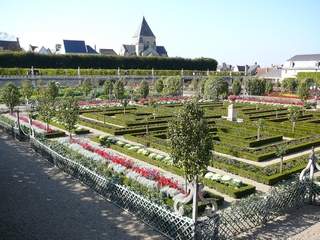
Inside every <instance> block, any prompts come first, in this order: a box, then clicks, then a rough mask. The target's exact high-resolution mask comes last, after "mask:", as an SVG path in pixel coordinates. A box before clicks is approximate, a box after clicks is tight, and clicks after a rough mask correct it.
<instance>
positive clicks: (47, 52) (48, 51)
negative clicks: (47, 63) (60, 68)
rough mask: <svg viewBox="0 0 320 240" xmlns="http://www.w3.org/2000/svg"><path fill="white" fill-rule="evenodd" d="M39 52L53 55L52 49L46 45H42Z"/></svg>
mask: <svg viewBox="0 0 320 240" xmlns="http://www.w3.org/2000/svg"><path fill="white" fill-rule="evenodd" d="M38 53H39V54H42V55H52V51H51V50H50V48H46V47H44V46H42V47H41V48H40V50H39V51H38Z"/></svg>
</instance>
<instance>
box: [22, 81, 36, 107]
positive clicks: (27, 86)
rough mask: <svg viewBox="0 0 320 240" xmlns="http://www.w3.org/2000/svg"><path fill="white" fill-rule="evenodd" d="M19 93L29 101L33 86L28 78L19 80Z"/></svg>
mask: <svg viewBox="0 0 320 240" xmlns="http://www.w3.org/2000/svg"><path fill="white" fill-rule="evenodd" d="M20 92H21V95H22V97H23V98H24V99H25V100H26V101H27V103H28V101H29V99H30V98H31V96H32V93H33V87H32V83H31V81H30V80H23V81H22V82H21V89H20Z"/></svg>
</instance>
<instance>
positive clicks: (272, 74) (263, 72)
mask: <svg viewBox="0 0 320 240" xmlns="http://www.w3.org/2000/svg"><path fill="white" fill-rule="evenodd" d="M281 72H282V69H281V68H279V67H271V68H259V69H258V70H257V75H256V76H257V77H258V78H261V79H265V80H269V81H271V82H273V83H278V82H280V81H281Z"/></svg>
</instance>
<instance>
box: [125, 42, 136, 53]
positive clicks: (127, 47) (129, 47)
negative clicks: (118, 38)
mask: <svg viewBox="0 0 320 240" xmlns="http://www.w3.org/2000/svg"><path fill="white" fill-rule="evenodd" d="M122 46H123V48H124V50H125V51H126V52H128V53H130V54H131V53H135V52H136V46H135V45H129V44H123V45H122Z"/></svg>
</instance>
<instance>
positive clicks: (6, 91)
mask: <svg viewBox="0 0 320 240" xmlns="http://www.w3.org/2000/svg"><path fill="white" fill-rule="evenodd" d="M1 98H2V101H3V102H4V103H5V104H6V106H7V107H8V108H9V110H10V112H11V113H13V109H14V107H15V106H17V105H18V104H19V102H20V99H19V98H20V92H19V89H18V88H17V86H16V85H14V84H13V83H7V84H6V85H5V86H4V87H3V88H2V93H1Z"/></svg>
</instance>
